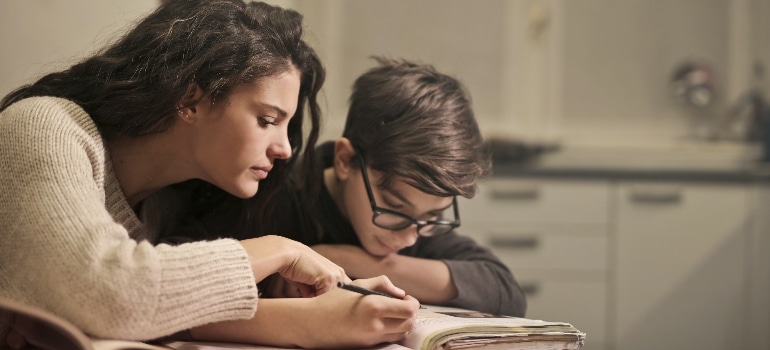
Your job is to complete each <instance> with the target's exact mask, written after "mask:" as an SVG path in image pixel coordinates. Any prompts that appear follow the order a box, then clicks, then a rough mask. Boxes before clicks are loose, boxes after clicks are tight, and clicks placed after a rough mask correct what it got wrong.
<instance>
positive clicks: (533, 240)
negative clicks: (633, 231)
mask: <svg viewBox="0 0 770 350" xmlns="http://www.w3.org/2000/svg"><path fill="white" fill-rule="evenodd" d="M458 232H459V233H461V234H464V235H467V236H470V237H473V238H474V239H475V240H476V241H477V242H478V243H479V244H480V245H483V246H485V247H489V248H490V249H492V251H493V252H494V253H495V255H497V257H498V258H500V260H502V261H503V262H504V263H505V264H506V265H507V266H508V267H509V268H510V269H511V270H512V271H516V270H518V269H519V268H532V269H565V270H606V269H607V266H608V264H607V259H608V246H607V244H608V238H607V236H608V235H607V226H606V225H589V224H574V225H564V224H560V225H537V226H534V225H530V226H527V225H526V224H521V225H518V224H505V223H485V224H484V223H478V222H471V223H467V224H466V223H463V225H462V226H460V228H459V229H458Z"/></svg>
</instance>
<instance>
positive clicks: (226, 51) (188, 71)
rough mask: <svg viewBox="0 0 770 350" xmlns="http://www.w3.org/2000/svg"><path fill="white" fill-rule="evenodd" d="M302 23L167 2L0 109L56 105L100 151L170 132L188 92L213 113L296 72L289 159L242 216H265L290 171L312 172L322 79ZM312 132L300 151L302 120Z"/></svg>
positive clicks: (228, 2) (199, 2)
mask: <svg viewBox="0 0 770 350" xmlns="http://www.w3.org/2000/svg"><path fill="white" fill-rule="evenodd" d="M302 34H303V28H302V15H300V14H299V13H297V12H296V11H293V10H290V9H283V8H280V7H275V6H271V5H267V4H265V3H260V2H250V3H248V4H246V3H244V2H243V1H241V0H171V1H166V2H164V3H163V5H161V6H160V7H159V8H158V9H157V10H155V11H154V12H153V13H151V14H150V15H148V16H147V17H145V18H144V19H142V20H141V21H140V22H138V23H137V25H136V27H134V28H133V29H132V30H131V31H130V32H128V33H126V34H125V35H124V36H123V37H122V38H120V39H119V40H118V41H117V42H115V43H114V44H112V45H111V46H109V47H107V48H106V49H104V50H102V51H100V52H98V53H97V54H95V55H93V56H92V57H90V58H87V59H85V60H83V61H82V62H80V63H78V64H75V65H74V66H72V67H70V68H69V69H67V70H64V71H60V72H55V73H51V74H48V75H45V76H43V77H42V78H40V79H39V80H38V81H36V82H35V83H33V84H30V85H27V86H23V87H21V88H19V89H17V90H15V91H13V92H11V93H10V94H8V95H7V96H5V98H3V99H2V101H0V111H2V110H4V109H5V108H7V107H8V106H10V105H11V104H13V103H14V102H17V101H19V100H21V99H24V98H28V97H33V96H55V97H61V98H65V99H68V100H71V101H73V102H75V103H77V104H78V105H80V106H81V107H82V108H83V109H84V110H85V111H86V112H87V113H88V114H89V115H90V117H91V118H92V119H93V121H94V123H95V124H96V126H97V128H98V129H99V131H100V133H101V134H102V137H103V138H104V139H105V141H106V142H108V143H109V142H111V141H114V140H116V139H118V138H122V137H137V136H141V135H147V134H153V133H159V132H163V131H165V130H167V129H168V128H169V127H170V126H171V124H172V122H173V120H174V118H176V115H177V113H176V112H177V111H178V110H179V109H180V107H182V108H184V107H187V106H180V105H179V101H181V100H182V97H183V96H184V94H185V92H186V91H187V88H188V87H189V86H190V84H193V83H195V84H197V85H198V86H200V87H201V88H202V89H203V91H204V92H205V93H206V94H207V95H208V96H209V97H210V100H211V101H212V104H215V103H220V102H221V103H224V102H226V101H227V98H228V96H229V94H230V92H231V91H232V89H233V88H234V87H236V86H239V85H242V84H255V83H258V82H259V81H260V79H263V78H265V77H269V76H273V75H276V74H280V73H283V72H286V71H288V70H290V69H291V67H292V65H294V66H295V67H296V68H297V69H298V70H299V71H300V72H301V86H300V93H299V101H298V106H297V112H296V114H295V115H294V117H293V118H292V119H291V121H290V123H289V130H288V134H289V141H290V143H291V146H292V151H293V154H295V155H297V156H295V157H292V158H291V159H289V160H288V161H276V164H275V165H274V167H273V170H272V171H271V173H270V176H269V177H268V178H267V179H265V180H264V181H263V182H262V184H260V191H259V192H258V195H257V196H258V197H259V198H258V199H257V200H255V201H252V204H251V205H252V206H253V207H254V208H253V209H251V210H249V213H252V214H256V215H258V216H263V215H270V212H269V210H265V209H269V208H270V207H269V206H268V205H267V203H269V201H270V199H271V197H273V196H274V195H275V194H276V193H277V192H278V190H279V188H280V187H284V186H288V181H287V180H288V177H289V169H291V167H292V166H293V163H294V162H295V161H296V159H297V158H302V159H304V161H303V165H302V169H303V171H302V172H303V173H305V172H307V171H311V167H312V165H311V162H310V161H311V160H312V159H313V148H314V145H315V143H316V141H317V139H318V133H319V128H320V118H321V112H320V108H319V106H318V103H317V95H318V92H319V90H320V89H321V86H322V85H323V82H324V79H325V75H326V73H325V70H324V68H323V65H322V64H321V61H320V59H319V57H318V55H317V54H316V53H315V51H314V50H313V49H312V48H310V47H309V46H308V45H307V44H306V43H305V42H304V41H303V40H302ZM306 109H307V111H308V112H309V118H310V123H311V130H310V131H309V132H308V146H307V147H305V148H304V153H302V156H301V157H299V155H300V154H301V153H300V152H301V150H302V149H303V130H302V125H303V119H304V114H305V113H306V112H305V111H306Z"/></svg>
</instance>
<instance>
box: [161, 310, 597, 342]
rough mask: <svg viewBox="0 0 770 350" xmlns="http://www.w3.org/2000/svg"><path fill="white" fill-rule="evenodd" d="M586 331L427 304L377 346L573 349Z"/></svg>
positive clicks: (561, 324)
mask: <svg viewBox="0 0 770 350" xmlns="http://www.w3.org/2000/svg"><path fill="white" fill-rule="evenodd" d="M585 336H586V334H585V333H583V332H580V331H579V330H577V329H576V328H575V327H573V326H572V325H571V324H569V323H564V322H546V321H540V320H531V319H526V318H517V317H507V316H496V315H492V314H488V313H482V312H477V311H471V310H465V309H458V308H450V307H441V306H427V308H426V309H421V310H419V311H418V312H417V320H416V322H415V326H414V329H413V330H412V332H411V333H410V334H409V336H407V338H406V339H404V340H403V341H401V342H399V343H398V344H383V345H381V346H379V347H376V348H374V349H376V350H399V349H401V350H410V349H412V350H474V349H479V350H496V349H514V350H518V349H521V350H576V349H579V348H580V347H581V346H583V343H584V341H585ZM166 345H167V346H169V347H170V348H172V349H176V350H224V349H248V350H267V349H270V350H273V349H276V348H269V347H261V346H252V345H238V344H225V343H201V342H172V343H167V344H166Z"/></svg>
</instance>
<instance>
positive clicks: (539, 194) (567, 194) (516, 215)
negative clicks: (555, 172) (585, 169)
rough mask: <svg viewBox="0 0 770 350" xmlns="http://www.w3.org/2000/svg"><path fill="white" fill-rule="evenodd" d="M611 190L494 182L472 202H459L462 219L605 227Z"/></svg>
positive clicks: (586, 184)
mask: <svg viewBox="0 0 770 350" xmlns="http://www.w3.org/2000/svg"><path fill="white" fill-rule="evenodd" d="M609 199H610V188H609V184H608V183H607V182H602V181H551V180H526V179H519V178H516V179H492V180H488V181H484V182H482V183H480V184H479V192H478V193H477V194H476V196H475V197H474V198H472V199H470V200H469V199H465V198H462V199H460V204H459V205H460V211H461V212H460V215H461V217H462V218H473V219H483V220H487V221H509V222H510V221H529V222H564V223H605V222H607V221H608V220H609Z"/></svg>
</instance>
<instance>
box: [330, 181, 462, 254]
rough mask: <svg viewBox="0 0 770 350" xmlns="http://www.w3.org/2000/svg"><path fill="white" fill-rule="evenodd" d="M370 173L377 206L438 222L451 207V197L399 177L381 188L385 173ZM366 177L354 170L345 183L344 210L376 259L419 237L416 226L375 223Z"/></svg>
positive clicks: (419, 218) (360, 238)
mask: <svg viewBox="0 0 770 350" xmlns="http://www.w3.org/2000/svg"><path fill="white" fill-rule="evenodd" d="M367 170H368V171H367V173H368V176H369V183H370V184H371V189H372V194H373V195H374V201H375V203H376V205H377V206H378V207H381V208H384V209H389V210H392V211H396V212H398V213H401V214H404V215H407V216H409V217H412V218H414V219H418V220H436V219H437V218H439V217H440V216H441V213H443V212H444V211H445V210H447V209H450V208H451V206H452V197H439V196H434V195H431V194H427V193H425V192H422V191H420V190H418V189H417V188H415V187H413V186H411V185H409V184H407V183H406V182H404V181H403V180H402V179H399V178H395V179H393V181H391V183H390V184H389V188H379V187H378V186H377V184H378V183H379V182H380V178H381V176H382V173H380V172H379V171H376V170H372V169H371V168H368V169H367ZM363 176H364V173H363V172H361V170H360V169H358V168H353V169H351V173H350V176H349V177H348V178H347V181H345V182H344V184H343V188H344V190H343V194H342V201H343V203H342V205H343V206H344V208H342V209H343V213H346V214H347V218H348V220H349V221H350V223H351V225H352V226H353V229H354V230H355V232H356V234H357V235H358V239H359V240H360V241H361V245H362V247H363V248H364V250H366V252H368V253H369V254H371V255H374V256H386V255H389V254H393V253H396V252H398V251H399V250H401V249H403V248H406V247H409V246H411V245H413V244H414V243H415V242H416V241H417V237H418V234H417V226H416V225H414V224H413V225H410V226H407V227H406V228H404V229H401V230H389V229H384V228H381V227H379V226H377V225H375V224H374V223H373V222H372V214H373V213H372V207H371V204H370V202H369V196H368V195H367V193H366V184H365V182H364V179H363ZM450 210H451V209H450ZM450 217H451V215H450Z"/></svg>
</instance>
